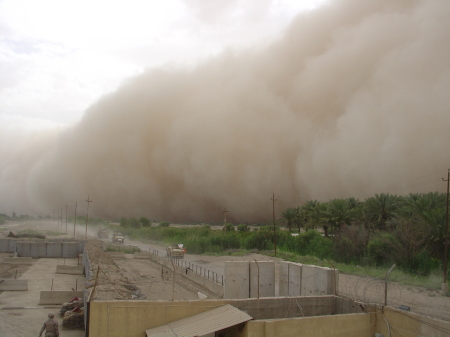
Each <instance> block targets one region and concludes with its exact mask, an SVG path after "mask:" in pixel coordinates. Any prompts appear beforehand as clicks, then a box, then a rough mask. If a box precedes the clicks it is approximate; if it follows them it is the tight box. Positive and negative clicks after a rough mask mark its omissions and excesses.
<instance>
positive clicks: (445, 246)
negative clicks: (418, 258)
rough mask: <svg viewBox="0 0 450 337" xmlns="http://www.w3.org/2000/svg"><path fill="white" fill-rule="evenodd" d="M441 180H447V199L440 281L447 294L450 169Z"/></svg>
mask: <svg viewBox="0 0 450 337" xmlns="http://www.w3.org/2000/svg"><path fill="white" fill-rule="evenodd" d="M442 180H443V181H446V182H447V199H446V203H445V244H444V261H443V269H444V282H443V283H442V287H441V288H442V291H443V292H444V294H447V291H448V285H447V263H448V261H447V258H448V193H449V183H450V169H448V170H447V180H445V179H444V178H442Z"/></svg>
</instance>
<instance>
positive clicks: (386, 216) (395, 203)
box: [364, 193, 401, 230]
mask: <svg viewBox="0 0 450 337" xmlns="http://www.w3.org/2000/svg"><path fill="white" fill-rule="evenodd" d="M400 207H401V198H399V197H397V196H396V195H391V194H389V193H387V194H384V193H380V194H375V197H370V198H367V199H366V200H365V202H364V208H365V210H364V211H365V214H366V215H367V218H368V220H369V222H370V223H371V224H372V225H373V226H372V227H373V228H372V229H380V230H384V229H386V223H387V222H388V221H389V220H390V219H392V218H393V217H395V216H396V215H397V212H398V211H399V210H400Z"/></svg>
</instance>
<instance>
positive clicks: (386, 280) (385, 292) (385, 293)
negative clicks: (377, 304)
mask: <svg viewBox="0 0 450 337" xmlns="http://www.w3.org/2000/svg"><path fill="white" fill-rule="evenodd" d="M394 268H395V263H394V264H393V265H392V267H391V268H390V269H389V270H388V271H387V272H386V278H385V280H384V306H386V305H387V286H388V277H389V274H390V272H391V271H392V269H394Z"/></svg>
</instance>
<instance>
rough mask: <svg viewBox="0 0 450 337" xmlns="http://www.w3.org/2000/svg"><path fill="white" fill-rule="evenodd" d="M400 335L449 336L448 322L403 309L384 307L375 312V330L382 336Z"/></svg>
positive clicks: (410, 336)
mask: <svg viewBox="0 0 450 337" xmlns="http://www.w3.org/2000/svg"><path fill="white" fill-rule="evenodd" d="M389 331H390V332H391V336H402V337H417V336H427V337H444V336H445V337H448V336H450V322H447V321H442V320H439V319H433V318H430V317H425V316H420V315H417V314H413V313H410V312H408V311H403V310H393V309H389V308H386V309H385V310H384V312H383V311H379V312H378V313H377V321H376V327H375V332H378V333H382V334H383V336H388V335H389Z"/></svg>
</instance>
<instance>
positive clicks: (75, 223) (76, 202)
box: [73, 201, 78, 239]
mask: <svg viewBox="0 0 450 337" xmlns="http://www.w3.org/2000/svg"><path fill="white" fill-rule="evenodd" d="M77 204H78V201H75V219H74V220H73V238H74V239H75V227H76V226H77Z"/></svg>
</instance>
